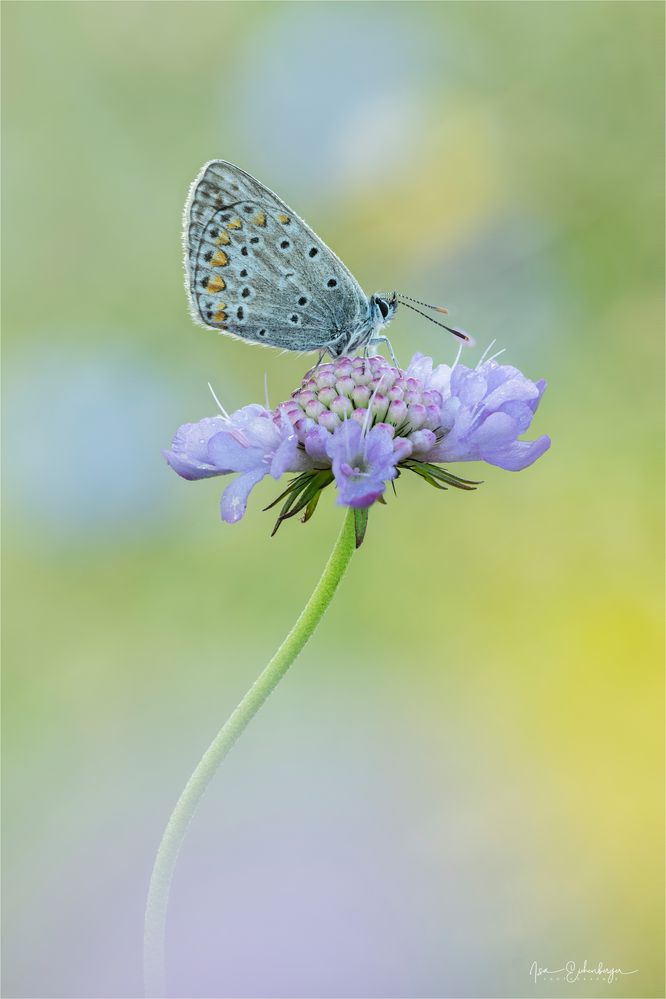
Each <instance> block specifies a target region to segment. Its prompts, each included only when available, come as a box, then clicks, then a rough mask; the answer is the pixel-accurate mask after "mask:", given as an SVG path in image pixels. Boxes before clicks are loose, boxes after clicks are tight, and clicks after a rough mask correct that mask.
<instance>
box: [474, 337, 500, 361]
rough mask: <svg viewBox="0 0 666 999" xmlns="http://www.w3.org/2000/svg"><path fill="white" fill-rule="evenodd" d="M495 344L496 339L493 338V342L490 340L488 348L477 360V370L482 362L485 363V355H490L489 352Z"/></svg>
mask: <svg viewBox="0 0 666 999" xmlns="http://www.w3.org/2000/svg"><path fill="white" fill-rule="evenodd" d="M496 343H497V337H495V339H494V340H491V341H490V343H489V344H488V346H487V347H486V349H485V350H484V352H483V354H481V357H480V358H479V360H478V361H477V365H476V367H477V368H480V367H481V365H482V364H483V362H484V361H485V359H486V354H489V353H490V351H491V350H492V349H493V347H494V346H495V344H496Z"/></svg>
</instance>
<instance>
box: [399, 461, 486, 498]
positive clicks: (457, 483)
mask: <svg viewBox="0 0 666 999" xmlns="http://www.w3.org/2000/svg"><path fill="white" fill-rule="evenodd" d="M402 466H403V468H407V469H409V471H410V472H415V473H416V474H417V475H420V476H421V478H422V479H425V480H426V482H428V483H429V485H431V486H435V487H436V488H437V489H446V488H447V486H454V487H455V488H456V489H465V490H467V491H471V490H474V489H476V487H477V486H480V485H481V484H482V483H481V482H480V481H478V482H477V481H475V480H473V479H461V478H460V476H459V475H454V474H453V472H449V471H448V469H446V468H442V467H441V465H433V464H432V462H429V461H413V460H412V459H411V458H409V459H408V460H407V461H403V462H402Z"/></svg>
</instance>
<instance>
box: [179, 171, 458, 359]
mask: <svg viewBox="0 0 666 999" xmlns="http://www.w3.org/2000/svg"><path fill="white" fill-rule="evenodd" d="M183 245H184V250H185V276H186V287H187V291H188V297H189V303H190V311H191V313H192V317H193V319H194V320H195V321H196V322H198V323H201V324H202V325H203V326H206V327H209V328H211V329H215V330H218V331H219V332H220V333H226V334H229V335H230V336H234V337H238V338H240V339H241V340H245V341H248V342H250V343H257V344H265V345H267V346H270V347H280V348H282V349H284V350H294V351H319V353H320V357H322V358H323V356H324V355H325V354H327V353H328V354H330V355H331V357H333V358H337V357H341V356H342V355H346V354H351V353H353V352H354V351H356V350H359V349H360V348H365V349H368V348H370V347H371V346H373V345H376V344H379V343H386V344H387V345H388V348H389V350H390V351H391V355H392V356H393V351H392V349H391V345H390V342H389V340H388V338H387V337H386V336H384V335H383V331H384V329H385V328H386V327H387V326H388V324H389V323H390V322H391V320H392V319H393V317H394V316H395V313H396V311H397V309H398V305H405V306H406V307H407V308H410V309H413V310H414V311H415V312H419V314H420V315H423V316H425V318H427V319H431V318H432V317H430V316H427V315H426V314H425V313H423V312H421V311H420V310H419V309H417V308H416V307H415V306H416V305H422V306H424V307H425V308H427V309H431V310H433V311H435V312H444V313H445V312H446V311H447V310H446V309H445V308H443V307H442V306H434V305H427V304H426V303H424V302H419V301H418V300H416V299H412V298H409V296H407V295H399V294H398V293H397V292H395V291H394V292H391V293H390V294H386V295H385V294H380V293H375V294H373V295H370V296H369V297H368V296H367V295H366V294H365V292H364V291H363V289H362V288H361V286H360V285H359V283H358V281H357V280H356V278H355V277H354V276H353V275H352V274H351V273H350V271H349V270H347V268H346V267H345V265H344V264H343V263H342V261H341V260H340V259H339V257H337V256H336V255H335V253H333V251H332V250H331V249H329V247H328V246H326V244H325V243H324V242H323V241H322V240H321V239H320V238H319V237H318V236H317V235H316V233H314V232H313V230H312V229H311V228H310V227H309V226H308V225H307V224H306V223H305V222H304V221H303V220H302V219H301V218H299V216H298V215H297V214H296V213H295V212H294V211H293V210H292V209H291V208H289V206H288V205H286V204H285V203H284V202H283V201H281V199H280V198H278V196H277V195H276V194H274V193H273V192H272V191H271V190H269V188H267V187H265V186H264V185H263V184H261V183H260V182H259V181H258V180H256V179H255V178H254V177H252V176H251V174H249V173H246V172H245V171H244V170H241V169H240V167H237V166H234V164H233V163H227V162H226V161H225V160H211V161H210V162H209V163H206V164H205V165H204V166H203V167H202V169H201V171H200V172H199V174H198V176H197V178H196V179H195V181H194V182H193V184H192V185H191V187H190V191H189V195H188V198H187V201H186V203H185V212H184V220H183ZM409 303H414V304H409ZM432 322H437V320H435V319H432ZM437 325H439V326H444V324H443V323H437ZM444 328H445V329H447V330H448V331H449V332H450V333H453V334H454V336H457V337H459V338H460V339H461V340H464V341H468V342H471V338H470V337H469V336H468V334H466V333H464V332H463V331H462V330H458V329H454V328H453V327H451V326H444ZM394 359H395V358H394Z"/></svg>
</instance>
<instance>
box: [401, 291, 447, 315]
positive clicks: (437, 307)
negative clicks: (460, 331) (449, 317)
mask: <svg viewBox="0 0 666 999" xmlns="http://www.w3.org/2000/svg"><path fill="white" fill-rule="evenodd" d="M398 298H400V299H406V300H407V301H408V302H414V304H415V305H422V306H423V307H424V308H425V309H432V310H433V312H442V313H444V315H446V314H447V312H448V311H449V310H448V309H447V308H446V307H445V306H444V305H428V303H427V302H419V300H418V298H410V297H409V295H401V294H399V295H398Z"/></svg>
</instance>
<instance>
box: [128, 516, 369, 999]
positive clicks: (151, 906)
mask: <svg viewBox="0 0 666 999" xmlns="http://www.w3.org/2000/svg"><path fill="white" fill-rule="evenodd" d="M354 549H355V532H354V511H353V510H352V509H349V510H348V511H347V515H346V517H345V521H344V524H343V526H342V529H341V531H340V534H339V536H338V540H337V541H336V543H335V547H334V549H333V551H332V552H331V555H330V558H329V560H328V562H327V563H326V566H325V568H324V571H323V573H322V575H321V579H320V580H319V582H318V583H317V585H316V586H315V588H314V591H313V593H312V596H311V597H310V599H309V600H308V602H307V604H306V605H305V607H304V608H303V611H302V613H301V615H300V617H299V618H298V620H297V621H296V624H295V625H294V627H293V628H292V629H291V631H290V632H289V634H288V635H287V637H286V638H285V640H284V641H283V643H282V645H281V646H280V648H279V649H278V650H277V652H276V653H275V655H274V656H273V658H272V659H271V661H270V662H269V663H268V665H267V666H266V668H265V669H264V671H263V673H261V675H260V676H259V677H258V678H257V679H256V680H255V682H254V683H253V684H252V686H251V687H250V689H249V690H248V692H247V694H246V695H245V697H244V698H243V699H242V701H241V702H240V704H239V705H238V707H237V708H236V709H235V711H234V712H233V713H232V714H231V716H230V717H229V719H228V720H227V721H226V722H225V724H224V725H223V726H222V728H221V729H220V731H219V732H218V734H217V735H216V736H215V738H214V739H213V741H212V743H211V744H210V746H209V747H208V749H207V750H206V752H205V753H204V755H203V756H202V758H201V760H200V762H199V764H198V765H197V767H196V769H195V771H194V773H193V774H192V776H191V777H190V779H189V780H188V782H187V784H186V785H185V789H184V791H183V793H182V794H181V796H180V798H179V799H178V801H177V803H176V807H175V808H174V810H173V812H172V813H171V818H170V819H169V821H168V823H167V826H166V829H165V830H164V835H163V836H162V841H161V843H160V845H159V849H158V851H157V856H156V858H155V864H154V866H153V873H152V876H151V879H150V887H149V889H148V900H147V903H146V919H145V933H144V976H145V989H146V996H150V997H163V996H165V995H166V973H165V960H164V949H165V948H164V941H165V931H166V917H167V907H168V904H169V891H170V889H171V879H172V877H173V872H174V869H175V867H176V861H177V859H178V853H179V851H180V848H181V846H182V843H183V840H184V838H185V833H186V832H187V827H188V826H189V824H190V822H191V820H192V817H193V816H194V813H195V812H196V810H197V808H198V806H199V802H200V801H201V799H202V798H203V796H204V794H205V792H206V788H207V787H208V785H209V784H210V782H211V780H212V779H213V777H214V776H215V774H216V772H217V768H218V767H219V765H220V763H221V762H222V760H223V759H224V758H225V756H226V755H227V753H228V752H229V750H230V749H231V747H232V746H233V745H234V743H235V742H236V739H238V737H239V735H240V734H241V733H242V732H243V731H244V729H245V728H246V726H247V725H248V724H249V723H250V721H251V720H252V718H254V716H255V714H256V713H257V711H258V710H259V708H260V707H261V705H262V704H263V703H264V701H265V700H266V698H267V697H268V695H269V694H270V693H271V692H272V691H273V689H274V688H275V687H276V686H277V684H278V682H279V681H280V680H281V679H282V677H283V676H284V674H285V673H286V672H287V670H288V669H289V667H290V666H291V664H292V663H293V661H294V659H295V658H296V656H297V655H298V654H299V652H300V651H301V649H302V648H303V646H304V645H305V643H306V642H307V640H308V639H309V638H310V636H311V635H312V633H313V632H314V630H315V628H316V627H317V625H318V624H319V622H320V621H321V619H322V617H323V616H324V612H325V611H326V608H327V607H328V605H329V604H330V602H331V600H332V599H333V595H334V593H335V591H336V589H337V586H338V583H339V582H340V580H341V579H342V577H343V575H344V572H345V569H346V568H347V566H348V565H349V561H350V559H351V557H352V555H353V554H354Z"/></svg>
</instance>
